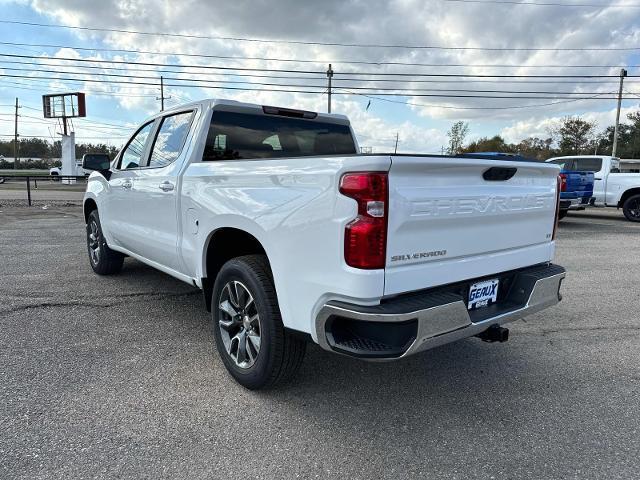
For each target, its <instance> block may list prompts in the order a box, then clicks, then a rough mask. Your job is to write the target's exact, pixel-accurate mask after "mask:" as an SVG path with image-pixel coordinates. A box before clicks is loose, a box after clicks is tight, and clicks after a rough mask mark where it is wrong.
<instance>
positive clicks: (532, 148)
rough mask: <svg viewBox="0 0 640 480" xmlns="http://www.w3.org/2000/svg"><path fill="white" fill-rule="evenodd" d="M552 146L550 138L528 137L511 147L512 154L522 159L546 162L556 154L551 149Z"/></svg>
mask: <svg viewBox="0 0 640 480" xmlns="http://www.w3.org/2000/svg"><path fill="white" fill-rule="evenodd" d="M552 144H553V139H552V138H546V139H541V138H538V137H529V138H525V139H524V140H522V141H520V143H518V144H517V145H512V147H513V151H514V152H516V153H518V154H519V155H522V156H523V157H527V158H535V159H536V160H546V159H548V158H551V157H553V156H554V155H555V154H556V151H555V150H554V149H553V148H552V147H551V145H552Z"/></svg>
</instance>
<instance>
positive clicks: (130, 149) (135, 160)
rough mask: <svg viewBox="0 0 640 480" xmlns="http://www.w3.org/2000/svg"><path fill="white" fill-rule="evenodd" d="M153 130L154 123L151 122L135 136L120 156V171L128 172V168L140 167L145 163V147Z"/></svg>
mask: <svg viewBox="0 0 640 480" xmlns="http://www.w3.org/2000/svg"><path fill="white" fill-rule="evenodd" d="M152 128H153V122H149V123H147V124H146V125H144V126H143V127H142V128H141V129H140V130H138V132H137V133H136V134H135V135H134V136H133V138H132V139H131V140H130V141H129V143H128V144H127V146H126V147H125V149H124V151H123V152H122V155H121V156H120V164H119V166H118V168H119V169H121V170H126V169H128V168H138V167H140V165H141V164H142V161H143V158H142V155H143V154H144V146H145V145H146V143H147V139H148V138H149V134H150V133H151V129H152Z"/></svg>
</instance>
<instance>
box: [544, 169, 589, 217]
mask: <svg viewBox="0 0 640 480" xmlns="http://www.w3.org/2000/svg"><path fill="white" fill-rule="evenodd" d="M549 163H555V164H556V165H559V166H560V168H561V170H560V213H559V218H564V217H566V216H567V212H569V210H584V209H585V208H586V206H587V205H589V203H590V202H591V198H592V197H593V182H594V173H593V172H583V171H580V170H573V168H574V167H573V162H572V159H570V158H569V159H557V160H551V161H550V162H549Z"/></svg>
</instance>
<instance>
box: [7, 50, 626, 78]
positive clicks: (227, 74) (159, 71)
mask: <svg viewBox="0 0 640 480" xmlns="http://www.w3.org/2000/svg"><path fill="white" fill-rule="evenodd" d="M1 56H2V54H0V57H1ZM43 60H49V58H48V57H44V58H43ZM51 60H57V59H56V58H51ZM70 61H71V60H70ZM99 62H105V63H108V62H109V61H108V60H99ZM0 63H3V64H11V65H14V64H17V65H28V66H38V67H66V68H74V69H77V68H82V69H90V70H108V71H117V72H145V73H146V72H151V73H156V74H164V73H176V74H191V75H193V74H198V75H207V76H222V77H225V78H226V77H240V78H267V79H276V80H280V79H284V80H325V79H326V77H320V76H318V77H301V76H292V75H261V74H256V73H252V74H243V73H230V72H224V73H222V72H190V71H186V68H185V69H183V70H182V71H180V70H167V69H164V68H162V69H155V68H131V67H129V68H125V67H107V66H102V65H70V64H68V63H54V64H52V63H41V62H36V61H20V60H0ZM175 66H176V67H179V68H182V67H181V66H180V65H175ZM3 68H5V69H9V67H3ZM188 68H198V67H188ZM203 68H204V67H203ZM24 70H27V69H24ZM56 72H57V70H56ZM89 73H90V72H87V73H86V74H87V75H88V74H89ZM74 74H75V73H74ZM77 74H85V73H84V72H77ZM341 75H345V74H338V73H336V74H335V76H334V78H335V79H336V80H338V81H340V82H385V83H388V82H392V83H398V82H403V81H404V80H397V79H393V78H373V79H371V78H366V77H363V78H354V77H350V76H348V77H344V76H341ZM346 75H349V73H346ZM460 81H464V82H466V83H523V84H527V83H547V84H550V83H554V84H555V83H570V84H576V83H580V84H617V81H616V80H613V79H612V80H580V81H579V82H576V81H575V80H538V79H537V80H528V79H517V80H508V79H500V80H467V79H465V80H459V79H456V80H455V82H456V83H459V82H460ZM410 82H411V83H448V82H451V81H450V80H437V79H424V78H420V79H411V80H410Z"/></svg>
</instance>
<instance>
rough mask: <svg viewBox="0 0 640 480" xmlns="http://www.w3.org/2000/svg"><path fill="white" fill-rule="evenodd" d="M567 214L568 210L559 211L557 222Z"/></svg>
mask: <svg viewBox="0 0 640 480" xmlns="http://www.w3.org/2000/svg"><path fill="white" fill-rule="evenodd" d="M567 213H569V210H560V211H559V212H558V220H562V219H563V218H564V217H566V216H567Z"/></svg>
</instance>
